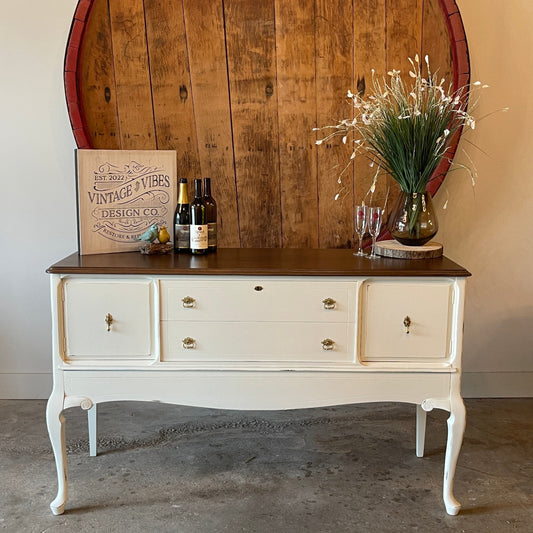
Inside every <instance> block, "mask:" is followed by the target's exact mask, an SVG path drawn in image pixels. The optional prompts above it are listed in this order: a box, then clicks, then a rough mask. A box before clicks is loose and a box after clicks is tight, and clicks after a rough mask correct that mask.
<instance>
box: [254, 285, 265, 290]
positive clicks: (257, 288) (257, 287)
mask: <svg viewBox="0 0 533 533" xmlns="http://www.w3.org/2000/svg"><path fill="white" fill-rule="evenodd" d="M262 290H263V287H261V285H256V286H255V287H254V291H257V292H260V291H262Z"/></svg>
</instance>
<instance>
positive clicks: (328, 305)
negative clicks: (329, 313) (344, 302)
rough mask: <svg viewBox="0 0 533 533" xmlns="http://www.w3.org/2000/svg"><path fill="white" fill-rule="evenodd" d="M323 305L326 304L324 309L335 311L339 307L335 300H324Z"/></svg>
mask: <svg viewBox="0 0 533 533" xmlns="http://www.w3.org/2000/svg"><path fill="white" fill-rule="evenodd" d="M322 303H323V304H324V309H335V306H336V305H337V302H336V301H335V300H334V299H333V298H326V299H325V300H322Z"/></svg>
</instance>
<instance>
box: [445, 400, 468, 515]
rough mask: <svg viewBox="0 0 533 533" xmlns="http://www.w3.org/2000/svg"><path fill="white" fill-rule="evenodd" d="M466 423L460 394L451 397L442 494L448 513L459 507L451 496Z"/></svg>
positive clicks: (455, 512) (454, 511)
mask: <svg viewBox="0 0 533 533" xmlns="http://www.w3.org/2000/svg"><path fill="white" fill-rule="evenodd" d="M465 424H466V410H465V405H464V403H463V399H462V398H461V396H460V395H456V396H454V397H452V398H451V409H450V416H449V418H448V442H447V443H446V456H445V458H444V485H443V490H442V495H443V498H444V505H446V511H447V513H448V514H451V515H456V514H457V513H459V510H460V509H461V504H460V503H459V502H458V501H457V500H456V499H455V498H454V496H453V478H454V476H455V467H456V466H457V459H458V457H459V451H460V449H461V444H462V442H463V435H464V431H465Z"/></svg>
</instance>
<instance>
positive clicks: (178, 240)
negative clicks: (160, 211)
mask: <svg viewBox="0 0 533 533" xmlns="http://www.w3.org/2000/svg"><path fill="white" fill-rule="evenodd" d="M189 235H190V231H189V224H174V248H176V250H187V249H188V248H189V240H190V237H189Z"/></svg>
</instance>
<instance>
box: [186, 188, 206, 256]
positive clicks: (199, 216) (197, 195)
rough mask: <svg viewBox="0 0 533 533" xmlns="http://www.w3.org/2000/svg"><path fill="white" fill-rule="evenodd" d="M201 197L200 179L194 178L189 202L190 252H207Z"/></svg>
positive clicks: (203, 209) (204, 218)
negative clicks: (190, 201)
mask: <svg viewBox="0 0 533 533" xmlns="http://www.w3.org/2000/svg"><path fill="white" fill-rule="evenodd" d="M205 211H206V210H205V204H204V200H203V198H202V180H201V179H195V180H194V200H193V201H192V204H191V229H190V232H191V233H190V235H191V252H192V253H193V254H205V253H207V220H206V213H205Z"/></svg>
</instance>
